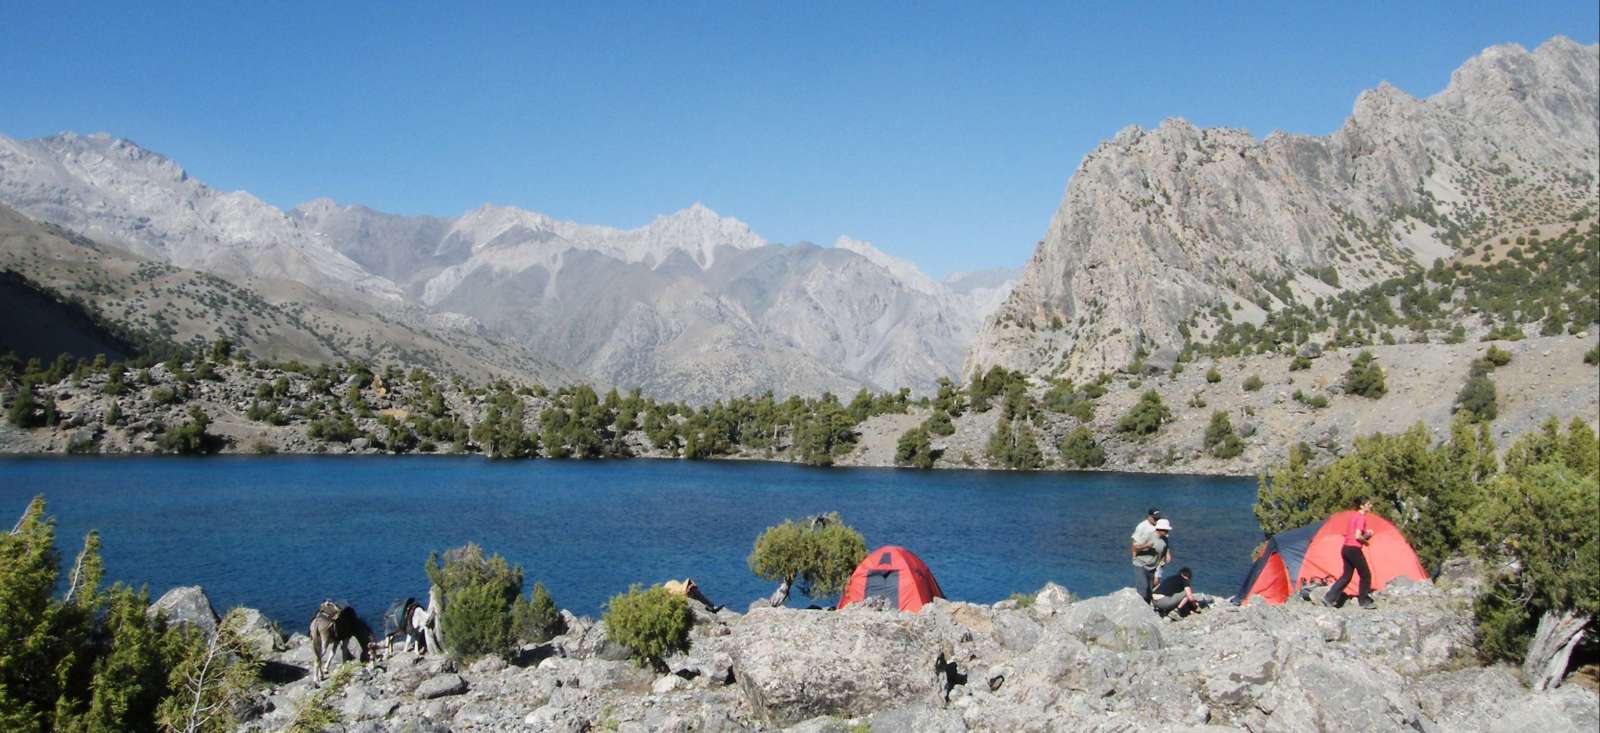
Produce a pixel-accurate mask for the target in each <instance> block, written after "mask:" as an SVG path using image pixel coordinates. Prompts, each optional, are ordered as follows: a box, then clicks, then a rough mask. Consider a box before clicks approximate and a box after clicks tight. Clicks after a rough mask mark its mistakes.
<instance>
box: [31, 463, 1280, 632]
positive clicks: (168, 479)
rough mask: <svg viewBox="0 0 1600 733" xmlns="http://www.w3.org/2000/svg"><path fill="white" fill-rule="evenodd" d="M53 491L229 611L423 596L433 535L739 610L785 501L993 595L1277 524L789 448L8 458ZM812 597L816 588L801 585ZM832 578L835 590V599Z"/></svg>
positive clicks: (1235, 485) (582, 583) (1109, 573)
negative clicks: (781, 454) (577, 454)
mask: <svg viewBox="0 0 1600 733" xmlns="http://www.w3.org/2000/svg"><path fill="white" fill-rule="evenodd" d="M40 493H42V494H44V495H45V497H46V500H47V501H48V502H49V510H48V511H49V512H50V514H52V515H54V516H55V517H57V519H58V525H57V534H56V538H57V547H58V548H59V549H60V551H61V554H62V556H63V562H64V563H70V562H71V560H72V557H73V556H74V555H75V554H76V553H77V551H78V548H79V547H80V546H81V543H82V538H83V535H84V533H85V532H87V531H88V530H90V529H98V530H100V533H101V537H102V540H103V542H104V554H105V559H106V565H107V571H108V576H109V577H110V578H113V579H118V580H123V581H127V582H132V583H134V584H148V585H149V587H150V590H151V595H152V597H155V596H159V595H160V594H161V593H162V592H164V591H166V590H167V589H168V588H170V587H173V586H176V585H191V584H199V585H202V586H204V587H205V589H206V592H207V594H208V595H210V597H211V600H212V603H213V604H214V605H215V606H216V607H217V609H218V610H219V611H222V610H226V609H227V608H229V607H232V606H235V605H246V606H252V607H255V608H259V609H261V610H262V611H263V612H264V613H266V614H267V615H268V616H269V617H272V618H274V619H278V620H280V621H281V622H283V623H284V625H285V627H286V628H288V629H290V630H303V629H302V626H303V624H304V623H305V620H306V619H308V618H310V617H311V615H312V613H313V612H314V611H315V608H316V604H317V603H318V602H319V601H321V600H322V599H323V598H325V597H334V598H343V599H348V600H349V601H350V602H352V603H353V604H354V605H355V607H356V608H357V609H358V610H360V611H361V612H362V613H363V615H365V616H367V617H368V618H369V619H370V620H373V621H376V620H377V617H378V614H380V613H381V612H382V610H383V609H384V608H385V607H387V606H388V604H389V603H390V602H391V601H393V600H395V599H398V598H404V597H405V596H408V595H411V596H416V597H418V598H423V597H425V596H426V593H427V579H426V576H425V575H424V574H423V570H422V567H423V563H424V561H425V560H426V559H427V556H428V552H429V551H430V550H444V549H446V548H450V547H454V546H457V545H460V544H463V543H465V542H469V541H471V542H477V543H479V544H480V545H483V546H484V547H485V548H486V549H488V550H490V551H493V552H498V553H500V554H502V555H505V556H506V558H507V559H509V560H511V561H512V562H515V563H520V564H521V565H523V567H524V568H526V570H527V575H528V583H527V584H528V587H529V588H531V587H532V585H533V580H534V579H538V580H542V581H543V582H544V584H545V587H546V588H548V589H549V590H550V592H551V594H552V595H553V596H554V597H555V600H556V603H557V604H559V605H560V606H562V607H564V608H569V609H572V610H573V611H574V612H576V613H580V614H590V615H596V614H598V613H599V612H600V610H601V604H602V603H603V602H604V601H605V599H606V598H608V597H609V596H610V595H612V594H614V593H617V592H619V591H622V590H625V589H626V588H627V587H628V584H630V583H645V584H648V583H653V582H659V581H662V580H666V579H669V578H682V577H685V576H688V577H693V578H695V580H696V582H698V583H699V584H700V585H701V587H702V588H704V590H705V593H706V595H708V596H709V597H710V598H711V599H712V600H713V601H715V602H717V603H724V604H728V605H729V606H731V607H733V608H734V609H735V610H740V611H742V610H744V608H745V606H746V605H747V604H748V603H749V602H750V601H752V600H754V599H756V598H758V597H762V596H765V595H766V594H768V593H769V592H771V590H772V588H773V586H774V584H773V583H769V582H767V581H764V580H761V579H759V578H757V577H755V576H754V575H753V574H752V573H751V572H750V571H749V569H748V568H747V567H746V565H745V557H746V556H747V555H748V554H749V552H750V547H751V544H752V543H753V542H754V540H755V537H756V535H758V534H759V533H760V532H761V530H762V529H764V528H766V527H767V526H769V525H772V524H776V523H779V522H781V521H782V520H783V519H785V518H787V517H801V516H804V515H809V514H815V513H819V512H826V511H838V512H840V513H841V514H842V515H843V516H844V519H845V521H846V522H847V523H849V524H851V525H852V526H854V527H855V528H857V529H859V530H860V531H861V532H862V534H864V535H865V536H866V540H867V546H868V548H869V549H870V548H873V547H877V546H879V545H886V544H898V545H903V546H905V547H907V548H909V549H910V550H912V551H913V552H915V553H917V554H918V555H920V556H921V557H922V559H923V560H925V561H926V562H927V563H928V567H929V568H930V569H931V570H932V571H933V574H934V576H935V577H937V578H938V580H939V583H940V585H942V586H943V587H944V591H945V593H946V594H947V595H949V597H951V598H953V599H960V600H968V601H975V602H982V603H990V602H994V601H997V600H1000V599H1002V598H1005V597H1006V596H1008V595H1010V594H1011V593H1013V592H1017V591H1022V592H1032V591H1035V590H1037V589H1038V588H1039V587H1040V586H1042V585H1043V584H1044V583H1045V582H1046V581H1055V582H1057V583H1060V584H1062V585H1064V586H1066V587H1067V588H1068V589H1070V590H1072V591H1073V592H1075V593H1078V594H1080V595H1094V594H1100V593H1107V592H1110V591H1113V590H1115V589H1117V588H1120V587H1123V586H1127V585H1131V573H1132V571H1131V570H1130V568H1129V564H1128V535H1129V534H1130V533H1131V532H1132V529H1133V525H1134V524H1135V523H1137V522H1138V521H1139V519H1140V518H1141V517H1142V515H1143V513H1144V510H1145V509H1146V508H1147V507H1149V506H1151V505H1155V506H1159V507H1161V509H1162V511H1163V513H1164V514H1165V515H1166V516H1167V517H1170V518H1171V519H1172V521H1173V523H1174V525H1175V529H1174V532H1173V535H1172V544H1173V549H1174V553H1175V555H1176V556H1177V559H1178V562H1179V563H1180V564H1183V565H1189V566H1192V567H1193V568H1194V570H1195V576H1196V577H1195V586H1196V588H1197V589H1198V590H1202V591H1207V592H1213V593H1217V594H1219V595H1229V594H1231V593H1232V592H1233V591H1234V590H1236V589H1237V584H1238V583H1239V581H1240V579H1241V578H1242V577H1243V574H1244V572H1245V571H1246V570H1247V569H1248V567H1249V559H1250V552H1251V550H1252V549H1253V547H1254V546H1255V545H1256V543H1257V542H1259V541H1260V539H1261V530H1260V527H1259V525H1257V523H1256V521H1255V519H1254V517H1253V516H1252V515H1251V513H1250V504H1251V502H1252V501H1253V500H1254V496H1255V485H1254V481H1253V480H1250V479H1236V478H1211V477H1198V476H1161V475H1140V474H1116V473H1001V472H981V471H900V470H892V469H838V468H834V469H819V468H807V467H802V466H793V465H787V464H773V463H745V462H687V461H650V460H629V461H590V462H575V461H545V460H540V461H514V462H506V461H488V460H484V459H482V458H477V457H424V456H417V457H397V458H396V457H382V458H378V457H374V458H352V457H288V456H271V457H212V458H201V459H180V458H159V457H136V458H124V457H89V458H7V459H0V515H3V516H4V517H6V519H5V520H4V521H6V522H8V523H9V522H12V521H15V520H14V517H16V516H18V515H19V514H20V513H21V512H22V510H23V508H24V507H25V506H26V504H27V501H28V499H29V498H30V497H32V496H33V495H35V494H40ZM797 600H799V601H801V602H802V604H803V602H804V599H803V597H799V596H798V594H797ZM833 600H836V599H827V600H826V601H822V602H823V603H826V602H829V601H833Z"/></svg>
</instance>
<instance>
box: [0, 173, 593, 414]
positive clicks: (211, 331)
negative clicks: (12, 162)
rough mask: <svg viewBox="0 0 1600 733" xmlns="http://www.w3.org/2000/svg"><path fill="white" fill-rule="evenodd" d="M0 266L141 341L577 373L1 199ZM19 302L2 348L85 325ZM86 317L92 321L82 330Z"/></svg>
mask: <svg viewBox="0 0 1600 733" xmlns="http://www.w3.org/2000/svg"><path fill="white" fill-rule="evenodd" d="M0 271H11V272H15V273H17V274H18V275H21V276H23V277H25V278H27V279H28V280H29V281H31V282H32V283H34V284H36V285H38V286H42V287H45V288H49V289H50V290H52V291H54V292H55V293H57V294H59V295H60V296H62V297H67V298H75V299H78V300H79V301H81V302H82V303H83V304H84V305H85V307H86V308H87V309H88V310H89V311H90V312H92V313H94V314H96V315H98V316H99V318H100V319H101V320H102V321H103V323H104V324H107V325H111V326H119V327H123V328H125V329H127V330H129V331H133V332H137V333H140V334H144V335H146V336H147V341H148V342H149V343H150V344H151V345H158V344H161V343H168V344H174V345H186V346H190V347H195V348H199V349H204V347H205V346H206V345H207V344H208V343H210V342H212V341H215V340H217V339H219V338H228V339H230V340H232V341H233V343H234V344H236V345H237V346H239V347H241V348H243V349H247V350H248V351H249V353H251V354H252V355H254V356H256V357H257V358H264V359H273V360H290V359H295V360H300V361H304V362H310V363H318V362H335V361H350V360H361V361H366V362H368V363H372V364H389V363H396V364H410V365H416V366H425V367H429V368H432V369H438V370H440V371H441V372H447V373H449V372H453V373H459V374H462V375H464V376H468V377H471V378H474V379H479V380H482V379H495V378H501V377H511V376H515V377H520V378H523V379H530V380H536V381H540V382H545V383H554V384H561V383H566V382H568V381H571V380H573V379H576V378H577V375H575V374H573V373H572V372H570V371H567V370H565V369H563V368H561V367H558V366H556V365H554V364H552V363H550V362H549V361H548V360H545V359H543V358H541V357H540V356H538V355H537V354H535V353H534V352H532V351H531V350H529V349H527V348H524V347H523V346H522V345H521V344H517V343H514V342H510V341H507V340H505V339H502V338H500V337H498V336H496V335H495V334H492V333H489V332H488V331H486V330H485V329H483V328H482V327H481V326H477V325H475V324H470V323H468V324H463V323H460V322H462V321H466V320H467V319H465V318H461V317H450V316H443V315H437V314H422V315H420V316H419V317H418V318H415V319H400V318H396V317H395V313H394V312H393V310H392V309H391V310H390V311H388V312H379V311H378V310H375V309H373V308H372V307H370V306H366V305H362V304H361V303H360V302H358V301H357V300H355V299H350V298H342V299H335V298H331V297H329V296H328V295H326V294H324V293H322V292H320V291H319V290H318V289H316V288H313V287H310V286H307V285H306V284H304V283H299V282H295V281H292V280H278V279H269V278H260V277H253V278H250V281H249V284H238V283H235V282H232V281H230V280H228V279H225V278H222V277H218V276H216V275H212V274H209V273H205V272H200V271H196V270H191V269H185V268H181V267H175V266H173V265H170V264H167V263H164V262H160V261H158V260H153V259H150V258H146V257H142V256H140V255H137V254H134V253H133V252H130V251H128V250H126V249H123V248H122V247H120V246H117V245H113V244H108V243H102V242H95V241H92V240H90V239H88V238H86V237H82V236H79V235H76V234H72V233H69V232H66V231H63V230H62V229H60V228H58V227H56V226H54V225H50V224H41V223H39V222H37V221H34V220H32V219H29V218H27V217H24V216H23V215H22V214H20V213H18V212H17V211H15V210H13V209H11V208H9V207H7V206H5V205H3V204H0ZM30 312H31V314H32V315H31V317H30V318H31V320H30V321H29V322H28V323H26V324H25V327H26V330H27V331H30V332H32V334H31V338H15V339H0V340H5V341H10V342H12V343H10V345H9V348H11V349H15V350H17V351H18V352H19V353H24V354H26V353H29V344H30V343H50V344H55V346H53V347H52V348H58V349H59V350H68V348H67V347H66V346H62V345H61V344H60V339H46V338H44V337H43V335H42V334H39V333H38V332H39V331H42V330H64V331H73V330H76V331H84V330H85V329H86V327H85V325H84V324H83V323H80V322H77V321H78V320H81V319H62V318H56V320H53V321H51V320H46V321H40V320H38V319H39V318H52V316H50V314H49V310H48V309H41V308H37V307H36V308H34V309H32V311H30ZM9 315H13V316H16V315H17V314H9ZM408 321H409V322H408ZM95 328H99V327H98V326H96V327H94V328H89V329H88V330H94V329H95ZM0 330H3V329H0ZM101 330H103V329H101ZM81 340H82V339H80V341H81ZM38 348H42V347H38ZM91 349H92V350H91ZM34 350H35V351H36V350H37V349H34ZM71 350H73V351H75V352H77V353H78V355H79V356H85V357H87V356H91V355H93V354H94V353H95V352H96V351H101V352H105V353H107V355H108V356H110V357H112V358H117V356H118V352H119V351H124V352H125V351H126V350H127V349H125V348H120V349H113V348H106V347H104V346H100V347H95V346H82V347H72V349H71ZM4 351H6V348H4V347H0V352H4ZM50 353H51V354H52V355H53V354H54V353H58V352H50Z"/></svg>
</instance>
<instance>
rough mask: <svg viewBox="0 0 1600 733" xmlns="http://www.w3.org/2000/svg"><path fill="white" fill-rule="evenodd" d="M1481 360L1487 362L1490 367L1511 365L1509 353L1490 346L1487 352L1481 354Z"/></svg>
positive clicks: (1492, 345)
mask: <svg viewBox="0 0 1600 733" xmlns="http://www.w3.org/2000/svg"><path fill="white" fill-rule="evenodd" d="M1483 360H1484V361H1487V362H1489V364H1490V365H1492V366H1495V367H1503V366H1505V365H1507V364H1510V363H1511V352H1509V351H1506V350H1505V349H1502V348H1500V347H1499V346H1495V345H1494V344H1490V345H1489V350H1488V351H1486V352H1484V354H1483Z"/></svg>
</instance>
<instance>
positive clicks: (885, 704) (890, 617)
mask: <svg viewBox="0 0 1600 733" xmlns="http://www.w3.org/2000/svg"><path fill="white" fill-rule="evenodd" d="M926 629H927V624H925V623H919V619H918V618H917V616H916V614H907V613H900V612H898V611H872V610H865V609H863V610H857V609H856V607H851V608H850V609H847V610H844V611H839V612H833V613H828V612H818V611H798V610H792V609H782V608H770V609H756V610H754V611H751V612H750V613H749V614H747V615H746V616H744V617H743V618H741V619H739V620H738V621H737V622H736V623H735V624H734V633H733V635H732V639H733V640H734V641H735V644H736V646H735V651H734V661H733V664H734V677H735V679H736V680H737V682H738V684H739V687H740V689H741V690H742V691H743V693H744V695H745V699H746V701H747V702H748V703H749V705H750V709H751V711H752V712H754V713H755V715H756V716H757V717H759V718H761V719H763V720H765V721H766V722H767V723H768V724H770V725H774V726H779V727H786V726H790V725H794V724H796V723H799V722H801V721H804V720H809V719H811V718H814V717H817V716H824V715H828V716H837V717H846V718H849V717H860V716H865V715H870V714H872V713H874V712H876V711H879V710H885V709H888V708H891V707H897V706H901V705H907V704H912V703H917V702H923V703H934V702H935V701H936V700H937V699H938V698H937V695H939V694H940V687H941V686H940V684H939V683H938V681H937V680H936V678H935V675H934V663H935V660H936V659H937V658H938V656H939V654H940V652H941V646H942V642H941V641H940V640H938V639H935V638H928V637H929V635H928V634H927V631H926Z"/></svg>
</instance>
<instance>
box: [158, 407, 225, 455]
mask: <svg viewBox="0 0 1600 733" xmlns="http://www.w3.org/2000/svg"><path fill="white" fill-rule="evenodd" d="M210 426H211V418H210V417H209V416H208V415H206V413H205V411H204V410H202V409H200V406H199V405H193V406H191V407H190V408H189V421H188V422H185V423H184V424H182V425H180V426H178V427H176V428H171V429H168V430H164V431H162V433H161V437H159V438H157V440H156V443H157V444H158V445H160V446H161V450H164V451H168V452H171V453H180V454H186V455H189V454H200V453H215V452H217V450H219V449H220V448H221V447H222V439H221V438H219V437H218V436H215V435H212V434H210V433H208V432H206V429H207V428H208V427H210Z"/></svg>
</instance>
